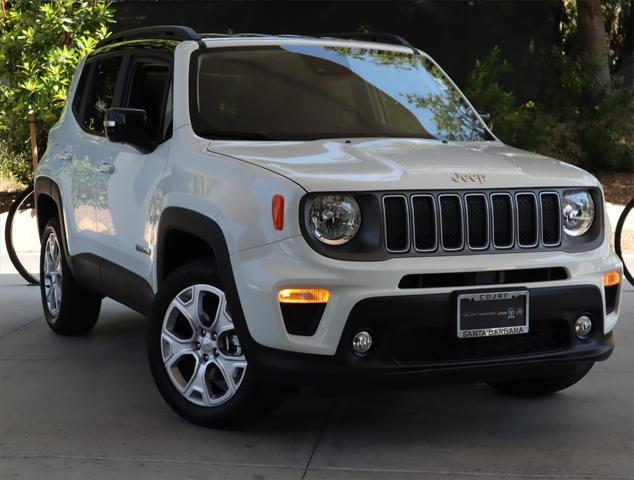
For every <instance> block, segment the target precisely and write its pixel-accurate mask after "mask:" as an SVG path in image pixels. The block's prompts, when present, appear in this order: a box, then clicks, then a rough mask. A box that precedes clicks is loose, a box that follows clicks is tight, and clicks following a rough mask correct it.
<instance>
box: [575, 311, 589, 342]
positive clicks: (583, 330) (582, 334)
mask: <svg viewBox="0 0 634 480" xmlns="http://www.w3.org/2000/svg"><path fill="white" fill-rule="evenodd" d="M591 331H592V320H591V319H590V317H588V316H587V315H581V316H580V317H579V318H577V320H576V321H575V333H576V334H577V338H579V339H581V340H585V339H587V338H588V337H589V336H590V332H591Z"/></svg>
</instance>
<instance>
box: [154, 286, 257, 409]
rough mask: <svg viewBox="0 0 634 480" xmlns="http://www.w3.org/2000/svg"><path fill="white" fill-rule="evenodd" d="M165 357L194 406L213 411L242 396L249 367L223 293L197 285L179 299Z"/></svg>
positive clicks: (169, 315)
mask: <svg viewBox="0 0 634 480" xmlns="http://www.w3.org/2000/svg"><path fill="white" fill-rule="evenodd" d="M161 355H162V359H163V364H164V366H165V371H166V372H167V374H168V376H169V378H170V380H171V382H172V384H173V385H174V387H175V388H176V390H178V392H179V393H180V394H181V395H182V396H183V397H184V398H186V399H187V400H188V401H189V402H191V403H194V404H196V405H199V406H203V407H213V406H216V405H220V404H222V403H224V402H226V401H227V400H229V399H230V398H232V397H233V396H234V395H235V394H236V393H237V391H238V389H239V388H240V385H241V384H242V381H243V380H244V376H245V373H246V369H247V361H246V358H245V357H244V354H243V353H242V347H241V345H240V341H239V339H238V336H237V333H236V331H235V327H234V325H233V321H232V320H231V316H230V315H229V312H228V311H227V300H226V297H225V294H224V292H223V291H222V290H219V289H218V288H216V287H213V286H211V285H203V284H197V285H193V286H191V287H188V288H186V289H184V290H182V291H181V292H180V293H179V294H178V295H176V297H175V298H174V299H173V300H172V301H171V303H170V304H169V306H168V307H167V311H166V313H165V316H164V317H163V325H162V328H161Z"/></svg>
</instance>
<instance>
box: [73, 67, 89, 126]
mask: <svg viewBox="0 0 634 480" xmlns="http://www.w3.org/2000/svg"><path fill="white" fill-rule="evenodd" d="M91 68H92V65H90V64H88V65H85V66H84V69H83V71H82V72H81V77H79V82H78V83H77V89H76V90H75V98H73V112H75V116H76V117H77V119H79V115H80V112H81V102H82V100H83V99H84V95H85V90H86V83H87V82H88V77H89V76H90V70H91Z"/></svg>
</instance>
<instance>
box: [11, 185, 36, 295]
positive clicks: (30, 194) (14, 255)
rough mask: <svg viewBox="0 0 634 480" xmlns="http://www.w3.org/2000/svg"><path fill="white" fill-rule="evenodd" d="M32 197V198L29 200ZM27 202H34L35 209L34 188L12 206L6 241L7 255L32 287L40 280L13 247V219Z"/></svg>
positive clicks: (28, 190)
mask: <svg viewBox="0 0 634 480" xmlns="http://www.w3.org/2000/svg"><path fill="white" fill-rule="evenodd" d="M29 197H30V198H29ZM25 202H33V208H35V197H34V196H33V187H28V188H27V189H26V190H24V191H23V192H22V193H21V194H20V195H19V196H18V198H16V199H15V202H13V204H12V205H11V208H10V209H9V214H8V215H7V223H6V225H5V227H4V241H5V244H6V246H7V253H8V254H9V259H10V260H11V263H12V264H13V266H14V267H15V269H16V270H17V272H18V273H19V274H20V276H21V277H22V278H23V279H24V280H26V281H27V282H28V283H29V284H31V285H37V284H39V283H40V282H39V279H38V278H36V277H35V276H34V275H32V274H31V273H30V272H28V271H27V270H26V268H24V266H23V265H22V262H21V261H20V258H19V257H18V255H17V253H16V252H15V246H14V245H13V232H12V230H13V219H14V218H15V214H16V212H17V211H18V207H19V206H20V205H22V204H23V203H25Z"/></svg>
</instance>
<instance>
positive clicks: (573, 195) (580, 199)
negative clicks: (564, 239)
mask: <svg viewBox="0 0 634 480" xmlns="http://www.w3.org/2000/svg"><path fill="white" fill-rule="evenodd" d="M562 213H563V216H564V218H563V222H564V232H566V234H567V235H570V236H571V237H579V236H581V235H583V234H584V233H586V232H587V231H588V230H590V227H591V226H592V222H593V221H594V201H593V200H592V196H591V195H590V193H589V192H587V191H585V190H569V191H567V192H564V199H563V204H562Z"/></svg>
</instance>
